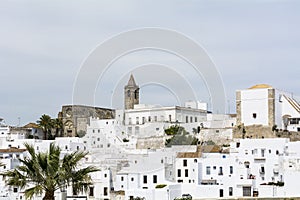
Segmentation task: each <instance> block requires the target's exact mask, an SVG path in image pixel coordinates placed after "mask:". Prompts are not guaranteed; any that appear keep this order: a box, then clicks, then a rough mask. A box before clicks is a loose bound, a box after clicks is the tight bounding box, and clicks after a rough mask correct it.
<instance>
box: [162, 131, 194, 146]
mask: <svg viewBox="0 0 300 200" xmlns="http://www.w3.org/2000/svg"><path fill="white" fill-rule="evenodd" d="M169 129H171V131H170V132H171V134H169V135H172V137H171V138H169V139H166V142H165V145H166V146H167V147H171V146H172V145H197V144H198V139H197V138H196V137H194V136H192V135H190V134H189V133H188V132H186V130H185V129H184V128H183V127H180V126H171V127H170V128H169ZM166 130H168V129H166ZM166 130H165V132H166ZM166 134H167V133H166Z"/></svg>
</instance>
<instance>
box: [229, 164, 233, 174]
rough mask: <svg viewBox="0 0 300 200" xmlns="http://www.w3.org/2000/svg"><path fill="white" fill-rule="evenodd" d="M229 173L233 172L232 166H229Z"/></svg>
mask: <svg viewBox="0 0 300 200" xmlns="http://www.w3.org/2000/svg"><path fill="white" fill-rule="evenodd" d="M229 173H230V174H233V166H230V169H229Z"/></svg>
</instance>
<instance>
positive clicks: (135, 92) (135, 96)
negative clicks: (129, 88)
mask: <svg viewBox="0 0 300 200" xmlns="http://www.w3.org/2000/svg"><path fill="white" fill-rule="evenodd" d="M137 96H138V90H135V91H134V99H137Z"/></svg>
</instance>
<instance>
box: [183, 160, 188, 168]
mask: <svg viewBox="0 0 300 200" xmlns="http://www.w3.org/2000/svg"><path fill="white" fill-rule="evenodd" d="M183 166H184V167H186V166H187V160H185V159H184V160H183Z"/></svg>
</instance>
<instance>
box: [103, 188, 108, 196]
mask: <svg viewBox="0 0 300 200" xmlns="http://www.w3.org/2000/svg"><path fill="white" fill-rule="evenodd" d="M103 190H104V191H103V193H104V196H107V195H108V188H107V187H104V188H103Z"/></svg>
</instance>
